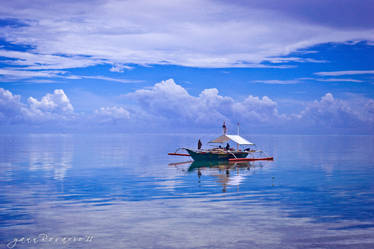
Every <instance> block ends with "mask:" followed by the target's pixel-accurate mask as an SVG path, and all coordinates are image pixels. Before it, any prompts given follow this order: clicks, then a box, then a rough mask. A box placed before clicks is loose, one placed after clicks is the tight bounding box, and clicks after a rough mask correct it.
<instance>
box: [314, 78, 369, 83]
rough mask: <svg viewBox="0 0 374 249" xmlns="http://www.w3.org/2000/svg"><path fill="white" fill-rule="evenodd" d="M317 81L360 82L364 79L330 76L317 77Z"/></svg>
mask: <svg viewBox="0 0 374 249" xmlns="http://www.w3.org/2000/svg"><path fill="white" fill-rule="evenodd" d="M315 80H317V81H325V82H356V83H360V82H362V80H355V79H339V78H329V79H315Z"/></svg>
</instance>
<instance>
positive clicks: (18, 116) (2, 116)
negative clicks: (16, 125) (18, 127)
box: [0, 88, 26, 124]
mask: <svg viewBox="0 0 374 249" xmlns="http://www.w3.org/2000/svg"><path fill="white" fill-rule="evenodd" d="M25 111H26V107H25V105H23V104H22V103H21V97H20V96H19V95H13V94H12V93H11V92H10V91H8V90H5V89H3V88H0V122H1V123H3V124H4V123H13V122H17V121H20V120H22V119H23V115H24V113H25Z"/></svg>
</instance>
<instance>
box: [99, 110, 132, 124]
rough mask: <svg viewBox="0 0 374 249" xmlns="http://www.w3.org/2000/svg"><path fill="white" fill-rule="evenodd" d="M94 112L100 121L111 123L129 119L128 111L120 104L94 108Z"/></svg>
mask: <svg viewBox="0 0 374 249" xmlns="http://www.w3.org/2000/svg"><path fill="white" fill-rule="evenodd" d="M95 114H96V117H97V118H98V119H99V122H101V123H108V122H109V123H112V122H116V121H121V120H128V119H130V112H129V111H128V110H126V109H125V108H123V107H121V106H109V107H101V108H100V109H98V110H95Z"/></svg>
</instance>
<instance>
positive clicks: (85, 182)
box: [0, 134, 374, 249]
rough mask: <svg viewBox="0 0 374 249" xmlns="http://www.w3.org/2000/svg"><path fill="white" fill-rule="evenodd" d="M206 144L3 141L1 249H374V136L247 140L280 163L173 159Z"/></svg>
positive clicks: (147, 138) (99, 138)
mask: <svg viewBox="0 0 374 249" xmlns="http://www.w3.org/2000/svg"><path fill="white" fill-rule="evenodd" d="M214 137H215V136H214V135H212V136H209V135H201V134H200V135H170V134H163V135H123V134H118V135H48V134H45V135H40V134H35V135H1V136H0V243H1V245H0V248H99V249H106V248H131V249H135V248H162V249H166V248H374V136H288V135H287V136H286V135H282V136H275V135H272V136H267V135H261V136H245V137H246V138H248V139H249V140H250V141H252V142H254V143H256V144H257V147H258V149H262V150H264V151H265V152H267V153H268V154H269V155H272V156H274V158H275V161H273V162H268V161H262V162H261V161H258V162H254V163H250V164H248V163H247V164H246V163H242V164H236V165H235V164H230V165H225V164H221V165H196V164H192V165H191V163H190V162H186V161H188V160H189V158H188V157H171V156H168V155H167V153H168V152H173V151H175V149H176V148H177V147H182V146H185V147H196V146H197V140H198V139H199V138H201V139H202V141H203V144H204V146H206V142H207V141H208V139H209V138H214Z"/></svg>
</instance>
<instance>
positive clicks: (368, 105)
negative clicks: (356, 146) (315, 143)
mask: <svg viewBox="0 0 374 249" xmlns="http://www.w3.org/2000/svg"><path fill="white" fill-rule="evenodd" d="M373 114H374V100H373V99H367V98H359V99H356V100H355V99H352V100H351V101H347V100H340V99H336V98H334V96H333V95H332V94H331V93H326V94H325V95H324V96H322V97H321V99H320V100H315V101H314V102H312V103H311V104H309V105H308V106H307V107H306V108H305V110H303V111H302V112H301V113H300V115H298V118H299V119H300V120H301V121H303V122H305V123H306V124H307V125H308V126H317V127H318V126H320V127H321V128H323V127H330V128H334V127H336V128H342V127H345V128H348V127H367V126H368V127H370V126H372V125H374V122H373V121H374V115H373Z"/></svg>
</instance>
